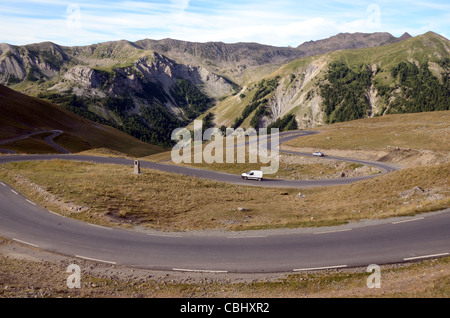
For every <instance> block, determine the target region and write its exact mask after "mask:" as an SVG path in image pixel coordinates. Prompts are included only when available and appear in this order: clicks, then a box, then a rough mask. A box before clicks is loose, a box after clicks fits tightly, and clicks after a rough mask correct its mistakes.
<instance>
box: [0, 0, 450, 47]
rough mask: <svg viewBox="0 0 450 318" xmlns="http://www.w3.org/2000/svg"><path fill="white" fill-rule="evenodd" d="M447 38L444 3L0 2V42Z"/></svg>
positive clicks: (289, 42)
mask: <svg viewBox="0 0 450 318" xmlns="http://www.w3.org/2000/svg"><path fill="white" fill-rule="evenodd" d="M427 31H434V32H436V33H439V34H441V35H443V36H445V37H446V38H449V36H450V2H449V1H448V0H444V1H439V0H433V1H425V0H424V1H416V0H409V1H406V0H405V1H403V0H402V1H384V0H380V1H353V0H340V1H294V0H278V1H265V0H231V1H213V0H169V1H162V0H152V1H144V0H137V1H132V0H124V1H106V0H100V1H87V0H79V1H77V0H74V1H64V0H61V1H60V0H0V43H10V44H18V45H22V44H29V43H36V42H43V41H52V42H55V43H58V44H60V45H68V46H73V45H88V44H93V43H99V42H105V41H114V40H121V39H126V40H130V41H137V40H141V39H145V38H149V39H163V38H174V39H180V40H186V41H197V42H208V41H222V42H226V43H236V42H258V43H262V44H269V45H276V46H297V45H299V44H301V43H303V42H305V41H309V40H319V39H323V38H327V37H329V36H332V35H335V34H337V33H340V32H351V33H353V32H390V33H391V34H393V35H395V36H400V35H402V34H403V33H404V32H408V33H410V34H411V35H413V36H416V35H419V34H423V33H425V32H427Z"/></svg>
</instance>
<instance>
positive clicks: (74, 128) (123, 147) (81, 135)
mask: <svg viewBox="0 0 450 318" xmlns="http://www.w3.org/2000/svg"><path fill="white" fill-rule="evenodd" d="M41 130H42V131H44V130H63V131H64V134H63V135H61V136H60V137H58V138H57V139H56V142H57V143H58V144H60V145H61V146H62V147H64V148H66V149H68V150H69V151H71V152H79V151H84V150H89V149H94V148H110V149H112V150H116V151H120V152H123V153H126V154H128V155H130V156H138V157H141V156H146V155H151V154H154V153H157V152H160V151H162V149H161V148H160V147H157V146H152V145H149V144H147V143H143V142H141V141H139V140H137V139H136V138H133V137H131V136H129V135H128V134H126V133H123V132H121V131H118V130H117V129H114V128H111V127H107V126H103V125H99V124H96V123H93V122H91V121H89V120H86V119H83V118H81V117H79V116H77V115H75V114H73V113H71V112H69V111H67V110H65V109H63V108H62V107H59V106H57V105H55V104H52V103H49V102H46V101H42V100H39V99H36V98H33V97H29V96H26V95H23V94H20V93H18V92H15V91H13V90H11V89H9V88H7V87H5V86H0V138H2V139H8V138H13V137H16V136H20V135H23V134H26V133H27V132H33V131H41ZM30 140H32V139H31V138H30ZM30 140H28V141H27V142H28V144H27V148H24V147H23V146H21V144H22V143H23V142H21V143H18V146H16V147H6V146H5V147H4V148H9V149H12V150H17V151H19V152H32V153H36V152H38V153H39V152H42V148H41V145H42V142H34V143H33V142H32V141H30Z"/></svg>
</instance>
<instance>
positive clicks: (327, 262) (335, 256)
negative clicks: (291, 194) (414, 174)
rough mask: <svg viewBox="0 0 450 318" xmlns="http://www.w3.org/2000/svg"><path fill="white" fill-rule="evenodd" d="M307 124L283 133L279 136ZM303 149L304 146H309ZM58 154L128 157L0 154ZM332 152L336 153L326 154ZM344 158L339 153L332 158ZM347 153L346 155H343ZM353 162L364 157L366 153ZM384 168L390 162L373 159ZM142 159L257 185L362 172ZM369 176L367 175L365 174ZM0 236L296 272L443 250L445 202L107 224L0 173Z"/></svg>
mask: <svg viewBox="0 0 450 318" xmlns="http://www.w3.org/2000/svg"><path fill="white" fill-rule="evenodd" d="M307 133H308V132H304V131H301V132H298V133H297V135H296V136H294V135H295V134H292V133H291V134H283V135H281V140H282V141H286V140H287V139H289V138H295V137H297V136H299V135H304V134H307ZM308 155H309V154H308ZM50 159H64V160H76V161H90V162H96V163H108V164H121V165H129V166H130V168H131V166H132V165H133V161H132V160H128V159H123V158H106V157H92V156H77V155H22V156H19V155H7V156H0V164H3V163H7V162H17V161H29V160H50ZM333 159H336V158H333ZM339 159H343V158H339ZM345 160H349V159H345ZM354 161H355V162H359V163H363V164H368V162H366V161H360V160H354ZM371 164H372V165H375V166H377V167H379V168H380V169H382V170H383V171H384V172H383V173H387V172H389V171H394V170H397V169H398V168H397V167H395V166H391V165H388V164H384V163H377V162H374V163H373V162H372V163H371ZM141 167H143V168H151V169H158V170H161V171H167V172H173V173H178V174H185V175H190V176H195V177H200V178H207V179H211V180H217V181H222V182H231V183H236V184H245V185H255V186H264V187H298V188H303V187H311V186H329V185H336V184H346V183H350V182H355V181H358V180H362V179H366V178H368V177H361V178H339V179H334V180H310V181H287V180H272V179H267V180H264V181H261V182H258V181H254V182H251V181H243V180H242V179H241V178H240V176H236V175H230V174H225V173H220V172H214V171H207V170H200V169H195V168H189V167H182V166H176V165H169V164H161V163H153V162H146V161H141ZM370 177H373V176H370ZM0 202H1V205H0V236H2V237H5V238H9V239H12V240H15V241H17V242H20V243H22V244H26V245H29V246H32V247H35V248H39V249H43V250H46V251H51V252H55V253H59V254H63V255H67V256H70V257H77V258H80V259H88V260H92V261H96V262H103V263H107V264H117V265H125V266H135V267H139V268H148V269H154V270H164V271H167V270H169V271H187V272H189V271H192V272H209V273H222V272H240V273H250V272H253V273H254V272H296V271H304V270H318V269H327V268H345V267H355V266H367V265H369V264H379V265H381V264H387V263H399V262H405V261H410V260H416V259H423V258H429V257H438V256H445V255H449V253H450V230H449V228H450V209H447V210H445V211H441V212H438V213H430V214H424V215H420V216H415V217H407V218H396V219H392V220H384V221H379V222H374V223H368V224H365V223H363V224H349V225H346V226H340V227H330V228H316V229H296V230H279V231H277V230H273V231H254V232H253V231H252V232H242V233H241V232H237V233H234V232H220V233H218V232H205V233H201V234H198V233H190V232H186V233H185V232H183V233H178V232H176V233H170V232H169V233H166V232H157V231H151V232H145V233H144V232H136V231H131V230H123V229H111V228H105V227H99V226H96V225H92V224H88V223H84V222H81V221H78V220H74V219H71V218H66V217H62V216H60V215H56V214H54V213H52V212H50V211H48V210H46V209H44V208H42V207H40V206H38V205H36V204H35V203H34V202H32V201H30V200H29V199H28V198H26V197H25V196H23V195H22V194H20V193H19V192H18V191H17V190H15V189H13V188H11V187H10V186H9V185H8V184H6V183H4V182H1V181H0Z"/></svg>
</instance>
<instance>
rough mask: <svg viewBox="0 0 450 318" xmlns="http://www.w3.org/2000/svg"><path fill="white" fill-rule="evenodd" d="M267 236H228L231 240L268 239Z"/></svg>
mask: <svg viewBox="0 0 450 318" xmlns="http://www.w3.org/2000/svg"><path fill="white" fill-rule="evenodd" d="M266 237H267V235H253V236H228V237H227V238H229V239H239V238H266Z"/></svg>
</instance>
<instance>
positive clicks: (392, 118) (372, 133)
mask: <svg viewBox="0 0 450 318" xmlns="http://www.w3.org/2000/svg"><path fill="white" fill-rule="evenodd" d="M449 127H450V111H440V112H426V113H416V114H401V115H387V116H382V117H374V118H366V119H360V120H355V121H351V122H344V123H336V124H333V125H328V126H321V127H318V128H316V129H315V130H318V131H320V132H321V134H318V135H313V136H306V137H300V138H297V139H294V140H291V141H289V142H287V143H286V145H287V146H292V147H298V148H302V147H312V148H320V149H344V150H385V149H386V148H387V147H388V146H390V147H400V148H412V149H428V150H434V151H444V152H448V151H450V143H449V134H450V128H449Z"/></svg>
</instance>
